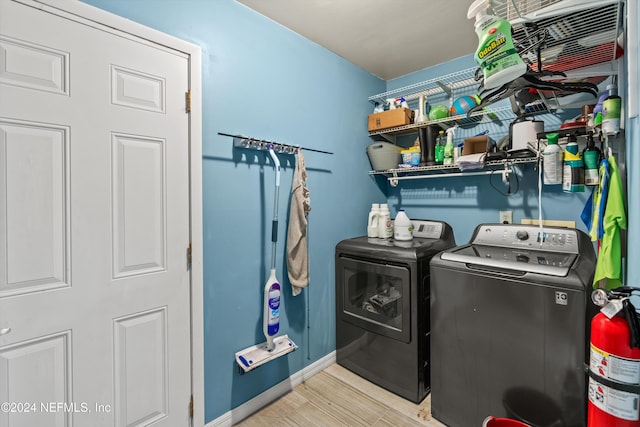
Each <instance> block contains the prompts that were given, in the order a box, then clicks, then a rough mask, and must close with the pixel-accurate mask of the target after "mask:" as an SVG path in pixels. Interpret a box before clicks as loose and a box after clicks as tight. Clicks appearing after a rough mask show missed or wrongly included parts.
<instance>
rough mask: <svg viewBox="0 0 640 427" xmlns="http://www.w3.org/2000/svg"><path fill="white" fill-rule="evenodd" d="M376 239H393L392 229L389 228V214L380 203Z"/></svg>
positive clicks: (386, 208) (385, 207)
mask: <svg viewBox="0 0 640 427" xmlns="http://www.w3.org/2000/svg"><path fill="white" fill-rule="evenodd" d="M378 237H379V238H380V239H389V238H391V237H393V227H391V214H390V213H389V206H388V205H387V204H386V203H380V215H379V216H378Z"/></svg>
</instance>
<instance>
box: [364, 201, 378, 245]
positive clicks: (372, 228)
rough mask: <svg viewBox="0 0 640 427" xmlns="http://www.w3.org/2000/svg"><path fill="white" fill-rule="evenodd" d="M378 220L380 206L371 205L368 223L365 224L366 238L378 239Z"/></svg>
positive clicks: (376, 204)
mask: <svg viewBox="0 0 640 427" xmlns="http://www.w3.org/2000/svg"><path fill="white" fill-rule="evenodd" d="M379 219H380V205H379V204H378V203H371V210H370V211H369V221H368V222H367V237H378V220H379Z"/></svg>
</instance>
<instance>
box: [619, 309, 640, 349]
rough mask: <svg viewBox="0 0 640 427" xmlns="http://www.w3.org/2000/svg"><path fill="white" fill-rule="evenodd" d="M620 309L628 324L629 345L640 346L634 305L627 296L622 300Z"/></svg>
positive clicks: (638, 323)
mask: <svg viewBox="0 0 640 427" xmlns="http://www.w3.org/2000/svg"><path fill="white" fill-rule="evenodd" d="M622 311H623V313H624V317H625V319H626V320H627V324H628V326H629V346H630V347H631V348H640V321H639V320H638V313H637V312H636V309H635V307H634V306H633V304H632V303H631V301H629V299H628V298H625V299H623V300H622Z"/></svg>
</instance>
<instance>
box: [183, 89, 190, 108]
mask: <svg viewBox="0 0 640 427" xmlns="http://www.w3.org/2000/svg"><path fill="white" fill-rule="evenodd" d="M184 100H185V109H186V110H187V113H190V112H191V89H189V90H188V91H187V92H186V93H185V94H184Z"/></svg>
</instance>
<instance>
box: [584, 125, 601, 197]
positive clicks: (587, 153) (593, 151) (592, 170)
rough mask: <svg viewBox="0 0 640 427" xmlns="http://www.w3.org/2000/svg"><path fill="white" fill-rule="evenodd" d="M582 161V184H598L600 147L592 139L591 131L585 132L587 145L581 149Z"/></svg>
mask: <svg viewBox="0 0 640 427" xmlns="http://www.w3.org/2000/svg"><path fill="white" fill-rule="evenodd" d="M582 160H583V161H584V184H585V185H598V183H599V181H600V177H599V175H598V166H599V165H600V149H599V148H598V147H596V143H595V141H594V140H593V132H589V133H588V134H587V147H586V148H585V149H584V150H583V151H582Z"/></svg>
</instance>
